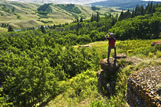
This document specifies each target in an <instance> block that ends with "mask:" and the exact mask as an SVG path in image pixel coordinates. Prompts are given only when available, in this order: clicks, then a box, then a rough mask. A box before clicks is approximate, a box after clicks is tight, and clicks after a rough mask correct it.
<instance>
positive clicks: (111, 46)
mask: <svg viewBox="0 0 161 107" xmlns="http://www.w3.org/2000/svg"><path fill="white" fill-rule="evenodd" d="M114 36H115V35H114V33H110V32H109V33H107V35H106V36H105V37H106V39H107V40H108V41H109V42H108V43H109V46H108V56H107V62H108V63H110V61H109V57H110V52H111V49H114V57H115V58H116V46H115V42H116V38H114ZM115 60H116V59H115Z"/></svg>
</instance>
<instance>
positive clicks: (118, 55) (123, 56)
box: [113, 54, 127, 59]
mask: <svg viewBox="0 0 161 107" xmlns="http://www.w3.org/2000/svg"><path fill="white" fill-rule="evenodd" d="M113 58H116V59H121V58H127V55H126V54H117V55H116V57H115V56H113Z"/></svg>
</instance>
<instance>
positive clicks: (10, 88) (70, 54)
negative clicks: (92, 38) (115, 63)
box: [0, 30, 100, 106]
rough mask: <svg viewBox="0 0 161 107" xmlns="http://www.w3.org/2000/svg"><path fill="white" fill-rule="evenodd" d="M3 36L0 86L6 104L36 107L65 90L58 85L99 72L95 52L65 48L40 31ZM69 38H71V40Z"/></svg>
mask: <svg viewBox="0 0 161 107" xmlns="http://www.w3.org/2000/svg"><path fill="white" fill-rule="evenodd" d="M3 35H4V36H2V35H0V49H1V52H0V54H1V59H0V60H1V62H0V65H1V66H0V74H1V75H0V80H1V83H0V85H1V86H2V87H3V88H4V90H5V91H3V93H4V94H3V96H2V98H4V97H7V96H8V99H6V101H2V102H4V103H5V102H7V103H13V105H15V106H22V105H23V106H33V105H35V104H37V103H40V104H41V103H42V102H43V101H44V100H45V99H47V98H48V97H50V96H56V95H57V94H59V93H60V92H62V91H63V90H64V87H61V86H60V85H58V84H59V83H60V81H62V80H67V79H69V78H72V77H73V76H76V75H77V74H80V73H81V72H83V71H86V70H87V69H92V68H93V69H97V70H98V62H99V61H100V57H99V56H98V54H97V52H96V51H95V50H91V53H88V52H87V50H86V49H85V48H78V49H74V48H73V47H71V46H68V45H67V46H66V47H62V46H61V45H58V44H55V40H54V38H53V37H52V36H49V35H48V34H46V35H44V34H42V33H41V32H40V31H39V30H31V31H26V32H13V33H6V34H3ZM69 37H70V36H69Z"/></svg>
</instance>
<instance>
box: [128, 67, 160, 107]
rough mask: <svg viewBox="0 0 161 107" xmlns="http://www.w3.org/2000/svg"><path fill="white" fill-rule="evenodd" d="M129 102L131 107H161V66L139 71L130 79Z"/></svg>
mask: <svg viewBox="0 0 161 107" xmlns="http://www.w3.org/2000/svg"><path fill="white" fill-rule="evenodd" d="M127 102H128V103H129V105H130V106H131V107H161V66H159V67H151V68H146V69H144V70H141V71H137V72H135V73H133V74H132V75H131V76H130V77H129V79H128V85H127Z"/></svg>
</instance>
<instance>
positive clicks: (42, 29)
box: [40, 25, 46, 33]
mask: <svg viewBox="0 0 161 107" xmlns="http://www.w3.org/2000/svg"><path fill="white" fill-rule="evenodd" d="M40 29H41V32H42V33H46V31H45V28H44V26H43V25H41V27H40Z"/></svg>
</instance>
